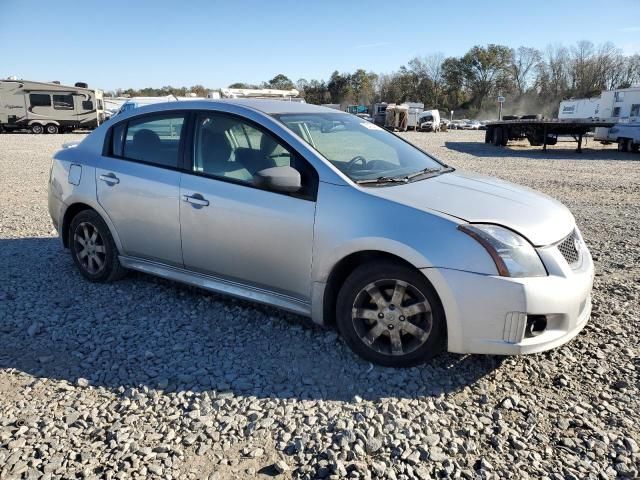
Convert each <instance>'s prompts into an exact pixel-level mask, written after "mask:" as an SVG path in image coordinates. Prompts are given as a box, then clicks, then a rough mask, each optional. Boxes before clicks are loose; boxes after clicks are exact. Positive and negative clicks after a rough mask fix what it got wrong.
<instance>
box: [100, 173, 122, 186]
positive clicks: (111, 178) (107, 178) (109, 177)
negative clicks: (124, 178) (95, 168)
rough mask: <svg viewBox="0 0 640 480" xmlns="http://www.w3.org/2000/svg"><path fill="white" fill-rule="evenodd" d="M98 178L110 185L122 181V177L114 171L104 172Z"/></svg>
mask: <svg viewBox="0 0 640 480" xmlns="http://www.w3.org/2000/svg"><path fill="white" fill-rule="evenodd" d="M98 178H99V179H100V180H102V181H103V182H105V183H107V184H109V185H116V184H117V183H120V179H119V178H118V177H116V176H115V174H113V173H107V174H103V175H100V176H99V177H98Z"/></svg>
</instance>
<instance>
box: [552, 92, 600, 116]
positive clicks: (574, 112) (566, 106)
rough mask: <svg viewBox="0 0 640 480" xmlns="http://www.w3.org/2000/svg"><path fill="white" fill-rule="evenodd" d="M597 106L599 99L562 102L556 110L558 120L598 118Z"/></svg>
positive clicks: (573, 99) (575, 99)
mask: <svg viewBox="0 0 640 480" xmlns="http://www.w3.org/2000/svg"><path fill="white" fill-rule="evenodd" d="M599 106H600V97H594V98H571V99H569V100H563V101H561V102H560V108H559V109H558V118H559V119H567V120H574V119H577V118H598V111H599Z"/></svg>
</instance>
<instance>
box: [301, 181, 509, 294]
mask: <svg viewBox="0 0 640 480" xmlns="http://www.w3.org/2000/svg"><path fill="white" fill-rule="evenodd" d="M391 188H393V187H391ZM460 223H462V221H460V220H458V219H455V218H453V217H449V216H446V215H445V214H439V213H437V212H426V211H423V210H418V209H415V208H413V207H409V206H406V205H402V204H399V203H396V202H394V201H391V200H388V199H385V198H381V197H378V196H375V195H370V194H368V193H366V191H363V190H360V189H357V188H354V187H350V186H338V185H332V184H327V183H321V184H320V188H319V190H318V204H317V208H316V222H315V227H314V247H313V265H312V280H313V281H314V282H326V281H327V279H328V278H329V274H330V273H331V271H332V269H333V268H334V266H335V265H336V264H337V263H338V262H340V260H342V259H343V258H345V257H346V256H348V255H351V254H353V253H356V252H361V251H371V250H372V251H380V252H385V253H389V254H392V255H395V256H398V257H400V258H402V259H404V260H405V261H407V262H409V263H410V264H412V265H413V266H414V267H416V268H418V269H421V268H432V267H437V268H449V269H453V270H462V271H468V272H474V273H480V274H487V275H495V274H496V273H497V271H496V266H495V264H494V262H493V260H492V259H491V257H490V256H489V254H488V253H487V252H486V250H485V249H484V248H483V247H482V246H481V245H480V244H479V243H478V242H477V241H476V240H474V239H473V238H471V237H470V236H469V235H466V234H465V233H463V232H461V231H460V230H458V225H460Z"/></svg>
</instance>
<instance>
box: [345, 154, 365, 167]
mask: <svg viewBox="0 0 640 480" xmlns="http://www.w3.org/2000/svg"><path fill="white" fill-rule="evenodd" d="M358 162H360V163H361V164H362V166H363V167H366V166H367V159H366V158H364V157H363V156H362V155H356V156H355V157H353V158H352V159H351V160H349V162H348V163H347V170H353V167H354V166H355V165H356V164H357V163H358Z"/></svg>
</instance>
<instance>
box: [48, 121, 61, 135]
mask: <svg viewBox="0 0 640 480" xmlns="http://www.w3.org/2000/svg"><path fill="white" fill-rule="evenodd" d="M45 130H46V132H47V133H48V134H49V135H55V134H56V133H58V126H57V125H56V124H54V123H49V124H47V126H46V127H45Z"/></svg>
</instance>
